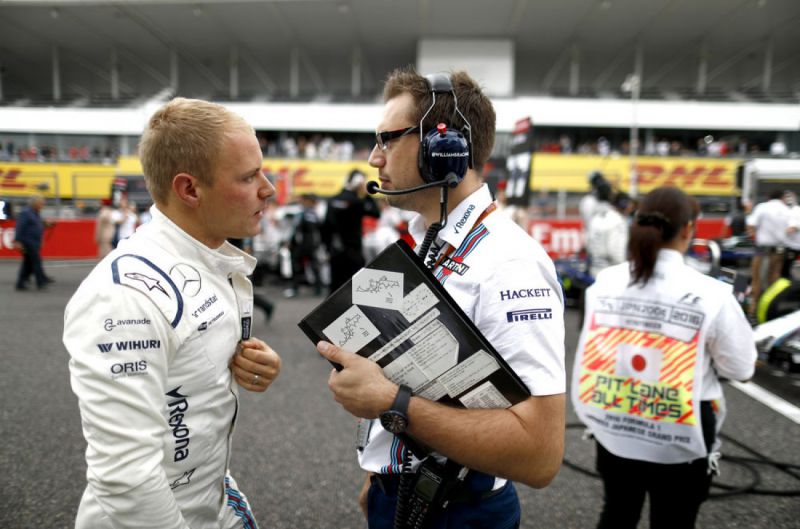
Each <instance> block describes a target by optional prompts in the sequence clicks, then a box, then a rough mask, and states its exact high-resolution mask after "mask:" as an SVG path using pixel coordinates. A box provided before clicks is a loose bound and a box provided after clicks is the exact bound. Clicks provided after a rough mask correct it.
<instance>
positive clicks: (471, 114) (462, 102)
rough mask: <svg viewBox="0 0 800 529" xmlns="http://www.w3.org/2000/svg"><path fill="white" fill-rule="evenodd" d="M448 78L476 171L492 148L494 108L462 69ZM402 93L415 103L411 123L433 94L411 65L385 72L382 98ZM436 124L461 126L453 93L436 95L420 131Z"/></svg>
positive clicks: (393, 96)
mask: <svg viewBox="0 0 800 529" xmlns="http://www.w3.org/2000/svg"><path fill="white" fill-rule="evenodd" d="M449 77H450V82H451V83H452V85H453V91H454V92H455V95H456V98H457V99H458V109H459V110H460V111H461V113H462V114H464V117H465V118H466V119H467V121H469V124H470V126H471V127H472V163H473V165H474V166H475V169H476V170H477V171H478V172H480V171H481V169H483V165H484V164H485V163H486V162H487V161H488V160H489V156H491V154H492V147H494V134H495V122H496V117H495V113H494V107H493V106H492V102H491V101H490V100H489V98H488V97H486V95H484V93H483V91H482V90H481V87H480V85H478V83H477V82H475V80H474V79H472V78H471V77H470V76H469V75H468V74H467V73H466V72H463V71H456V72H450V74H449ZM406 92H407V93H409V94H411V96H412V97H413V98H414V102H415V106H414V110H413V113H414V114H413V115H411V116H408V117H409V119H410V120H411V121H412V122H414V123H419V120H420V119H421V118H422V116H423V115H425V112H426V111H427V110H428V107H430V106H431V101H432V100H433V97H432V95H431V89H430V85H429V84H428V80H427V79H426V78H425V77H424V76H422V75H420V74H419V73H417V71H416V70H415V69H414V68H413V67H412V66H407V67H404V68H397V69H396V70H394V71H393V72H391V73H390V74H389V77H388V78H387V79H386V84H385V85H384V87H383V100H384V101H389V100H390V99H394V98H395V97H397V96H399V95H401V94H404V93H406ZM438 123H447V124H448V125H449V126H450V127H455V128H459V129H460V128H462V127H463V126H464V125H465V124H464V123H463V120H462V119H461V116H459V115H458V112H456V111H455V104H454V102H453V96H452V95H450V94H446V95H439V96H438V97H437V98H436V106H435V107H434V108H433V109H432V110H431V112H430V113H429V114H428V116H427V117H426V118H425V121H424V122H423V123H422V128H423V131H424V132H428V131H429V130H431V129H434V128H435V127H436V125H437V124H438ZM464 132H465V133H466V131H464Z"/></svg>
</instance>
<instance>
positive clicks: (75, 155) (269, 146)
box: [0, 127, 790, 164]
mask: <svg viewBox="0 0 800 529" xmlns="http://www.w3.org/2000/svg"><path fill="white" fill-rule="evenodd" d="M498 139H500V138H498ZM63 140H64V141H62V142H56V141H54V140H50V141H48V142H46V143H40V144H31V143H30V141H24V142H23V141H21V140H19V138H8V137H6V138H0V161H13V162H65V163H72V162H83V163H105V164H113V163H116V160H117V158H118V156H119V154H120V153H119V149H118V148H117V147H115V146H113V145H112V144H111V143H110V142H112V141H113V140H111V139H109V138H105V137H103V138H96V139H93V140H86V141H85V142H81V143H75V142H74V141H70V138H69V137H65V138H63ZM258 140H259V143H260V144H261V152H262V153H263V154H264V156H265V157H268V158H292V159H305V160H342V161H349V160H366V159H367V158H368V157H369V153H370V150H371V149H372V144H373V143H374V138H373V136H372V135H371V134H355V133H351V134H348V133H336V134H329V133H314V132H310V133H305V132H281V133H277V132H259V133H258ZM55 143H59V144H60V145H68V146H65V147H61V148H59V147H56V146H55ZM506 143H507V142H503V141H498V148H500V149H501V150H502V149H503V148H504V147H503V145H505V144H506ZM534 150H535V152H547V153H561V154H584V155H599V156H611V155H627V154H630V140H629V138H628V137H627V132H626V131H624V130H622V129H619V130H614V131H608V133H607V134H600V135H598V133H597V132H594V133H593V132H591V131H578V132H570V133H558V132H555V131H551V130H548V128H547V127H541V128H540V129H538V130H537V133H536V138H535V141H534ZM789 151H790V149H789V148H788V146H787V143H786V141H785V138H783V137H782V136H781V135H778V136H771V137H769V138H767V137H758V138H753V137H746V136H744V135H739V134H727V135H724V136H721V137H720V136H717V137H715V136H714V135H713V134H705V133H700V134H699V135H697V136H696V137H695V136H691V137H690V136H687V135H686V134H683V135H682V136H681V137H675V136H669V135H664V136H656V135H652V134H651V135H648V136H647V137H646V138H645V139H644V140H643V141H640V144H639V146H638V149H637V152H638V154H640V155H644V156H709V157H716V158H719V157H729V156H730V157H746V156H753V155H757V156H775V157H780V156H786V155H788V154H790V152H789ZM496 154H497V155H500V156H503V155H505V154H507V153H496Z"/></svg>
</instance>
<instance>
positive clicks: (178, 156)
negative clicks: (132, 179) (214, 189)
mask: <svg viewBox="0 0 800 529" xmlns="http://www.w3.org/2000/svg"><path fill="white" fill-rule="evenodd" d="M242 129H244V130H248V129H249V130H253V128H252V127H251V126H250V125H249V124H248V123H247V122H245V121H244V119H242V118H241V117H240V116H239V115H237V114H235V113H233V112H231V111H230V110H228V109H227V108H225V107H224V106H222V105H219V104H217V103H210V102H208V101H202V100H199V99H185V98H182V97H176V98H175V99H173V100H172V101H170V102H169V103H167V104H166V105H164V106H163V107H161V108H160V109H158V110H157V111H156V112H155V114H153V116H152V117H151V118H150V121H149V122H148V123H147V127H146V128H145V130H144V133H143V134H142V139H141V140H140V141H139V159H140V160H141V162H142V168H143V169H144V177H145V182H146V183H147V189H148V190H149V191H150V194H151V195H153V200H154V201H155V202H156V203H161V204H166V203H167V202H168V200H169V195H170V189H171V188H172V179H173V178H174V177H175V175H176V174H179V173H188V174H191V175H192V176H194V177H196V178H197V179H198V180H199V181H200V182H202V183H203V184H206V185H212V184H213V179H214V170H215V169H216V168H215V164H216V161H217V159H218V157H219V153H220V151H221V149H222V147H223V145H224V139H225V136H226V135H227V134H228V133H230V132H233V131H238V130H242Z"/></svg>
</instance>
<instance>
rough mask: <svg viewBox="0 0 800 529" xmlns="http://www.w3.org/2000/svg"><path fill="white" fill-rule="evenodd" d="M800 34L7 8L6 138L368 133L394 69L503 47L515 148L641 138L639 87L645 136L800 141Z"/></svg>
mask: <svg viewBox="0 0 800 529" xmlns="http://www.w3.org/2000/svg"><path fill="white" fill-rule="evenodd" d="M798 23H800V3H798V2H797V1H796V0H702V1H697V0H648V1H646V2H642V1H640V0H493V1H486V0H409V1H398V0H231V1H216V2H208V1H202V0H191V1H189V0H165V1H153V0H124V1H122V0H118V1H114V0H106V1H93V0H58V1H56V0H48V1H44V0H3V1H0V72H2V75H1V76H0V105H2V107H3V110H4V114H2V115H0V116H2V117H1V118H0V128H2V130H0V132H10V130H9V129H10V128H11V127H12V126H19V125H18V124H17V120H16V119H12V118H15V117H16V116H17V115H14V114H12V115H10V116H9V115H7V114H5V111H8V110H9V108H15V109H20V108H22V109H29V110H31V111H33V110H35V109H36V108H37V107H39V108H41V107H47V108H48V109H49V108H53V107H55V108H60V109H65V110H66V109H70V112H77V114H72V113H70V114H65V115H67V116H69V117H67V118H66V119H65V120H66V121H69V122H71V127H72V128H73V132H78V131H81V132H92V131H96V132H102V133H116V134H136V133H137V132H138V131H139V130H141V127H140V125H141V120H142V119H143V117H142V115H143V114H146V112H144V111H143V109H144V108H147V107H146V105H147V102H148V101H153V100H156V101H159V100H163V99H164V98H166V97H170V96H172V95H186V96H191V97H202V98H206V99H213V100H218V101H230V102H235V103H236V104H237V105H242V106H244V107H246V108H247V109H249V110H248V112H247V113H248V118H249V119H251V120H252V121H254V123H255V125H256V127H257V128H259V129H275V130H284V129H290V128H295V129H298V130H303V129H305V130H309V129H310V128H311V127H314V128H316V129H319V130H358V131H369V130H371V128H372V126H373V122H374V119H375V114H374V112H373V108H372V107H371V104H374V103H375V102H376V101H377V100H378V98H379V95H380V90H381V83H382V80H383V78H384V77H385V75H386V73H387V72H388V71H390V70H391V69H392V68H394V67H396V66H398V65H405V64H420V63H423V64H424V63H425V61H426V60H427V59H428V57H426V56H425V55H426V54H433V55H437V54H438V55H439V57H434V58H433V62H432V64H437V65H438V64H443V65H444V64H445V62H443V61H442V60H441V59H442V57H443V56H444V57H447V56H450V57H452V64H449V66H452V67H456V68H457V67H460V66H462V65H469V64H470V60H473V61H474V60H475V59H476V57H478V59H480V55H481V54H482V53H483V52H484V51H486V50H487V49H488V48H491V47H493V46H494V47H497V48H499V50H500V51H499V52H497V53H494V52H492V51H491V50H489V51H488V52H487V54H486V55H485V56H484V57H483V59H484V60H485V61H490V62H494V63H495V64H498V63H504V65H503V66H504V67H503V68H500V69H499V70H492V69H491V68H489V69H486V71H485V73H486V77H487V78H485V79H483V81H484V82H485V83H489V84H492V83H494V82H495V79H494V78H492V74H497V76H498V77H503V76H506V77H508V81H507V82H506V83H505V85H506V86H504V87H502V88H501V90H500V91H499V92H497V97H498V106H499V115H500V117H501V119H499V120H498V127H500V128H501V130H509V129H510V128H511V127H512V126H513V122H514V120H515V119H516V118H517V117H520V116H524V115H528V114H532V115H533V119H534V122H535V123H541V124H543V125H567V126H625V125H629V124H630V121H631V119H632V113H631V110H630V104H628V103H627V102H628V101H629V100H630V99H631V93H630V90H629V91H627V92H626V90H625V79H626V78H628V77H629V76H631V74H634V75H636V76H638V79H639V83H638V88H637V91H638V92H639V97H640V100H641V107H642V108H641V111H640V112H639V115H638V117H637V119H638V120H641V125H642V126H644V127H648V126H656V127H662V128H677V127H703V128H707V129H725V128H728V129H732V128H734V127H736V128H741V129H743V130H747V128H746V126H749V127H750V128H751V129H752V130H758V129H755V127H759V128H760V129H761V130H769V128H771V129H772V130H776V131H778V130H783V131H788V132H796V131H797V128H798V124H799V123H800V120H798V119H797V113H796V112H794V113H793V112H791V111H789V109H792V108H793V107H794V108H795V110H796V107H797V105H798V103H800V39H798V38H797V26H798ZM437 60H438V62H437ZM429 62H430V61H429ZM478 73H484V72H478ZM709 102H711V103H715V105H712V106H707V105H704V103H709ZM655 103H658V105H657V106H655V107H654V106H653V104H655ZM726 104H727V105H730V106H727V105H726ZM761 105H766V108H765V107H764V106H761ZM783 105H786V107H783ZM770 107H772V109H773V110H774V112H770ZM659 108H660V109H662V110H660V111H659V110H658V109H659ZM100 109H108V110H114V109H115V110H117V112H116V113H111V114H104V113H98V110H100ZM122 109H126V110H127V112H123V110H122ZM359 109H360V111H359ZM731 109H738V110H737V111H735V112H732V111H731ZM756 109H757V110H756ZM81 110H82V111H85V112H84V113H83V114H84V115H85V116H86V118H85V119H73V116H75V115H81V113H80V112H79V111H81ZM90 111H91V112H90ZM698 111H700V113H699V114H698ZM56 114H57V113H56ZM736 114H739V115H740V116H741V117H740V118H738V119H737V118H736V117H735V116H736ZM27 115H30V116H33V117H34V118H35V120H31V121H30V122H29V124H28V125H27V126H28V127H29V129H27V130H32V131H34V132H45V131H51V132H66V131H64V130H63V126H64V125H63V124H61V123H59V122H58V120H54V121H53V122H52V123H50V122H49V120H48V118H46V117H44V116H43V115H41V114H37V113H35V112H33V113H31V114H26V113H20V114H18V116H20V117H19V119H25V118H26V116H27ZM95 116H98V118H97V119H98V120H100V121H101V123H97V122H96V120H95V119H94V117H95ZM781 116H783V118H781ZM703 121H705V122H703ZM103 122H106V124H105V125H104V126H103ZM81 129H84V130H81Z"/></svg>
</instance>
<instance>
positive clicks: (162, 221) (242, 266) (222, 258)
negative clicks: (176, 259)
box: [150, 204, 257, 276]
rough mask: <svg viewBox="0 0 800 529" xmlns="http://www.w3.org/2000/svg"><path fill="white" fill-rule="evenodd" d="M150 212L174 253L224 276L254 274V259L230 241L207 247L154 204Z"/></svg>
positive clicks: (153, 221) (155, 226)
mask: <svg viewBox="0 0 800 529" xmlns="http://www.w3.org/2000/svg"><path fill="white" fill-rule="evenodd" d="M150 214H151V215H152V217H153V218H152V220H151V221H150V223H152V224H153V227H154V228H155V229H158V230H159V231H161V232H162V233H163V234H164V236H165V237H164V239H163V240H165V241H166V242H167V244H170V245H171V246H172V249H173V250H174V251H175V253H176V254H177V255H184V256H186V257H187V258H190V259H192V260H196V261H199V263H200V264H202V265H203V266H205V267H206V268H208V269H209V270H212V271H217V272H220V273H223V274H226V275H227V274H230V273H232V272H239V273H242V274H244V275H246V276H247V275H250V274H252V273H253V270H254V269H255V267H256V263H257V260H256V258H255V257H253V256H252V255H250V254H248V253H247V252H244V251H242V250H240V249H239V248H237V247H235V246H234V245H232V244H231V243H229V242H225V243H223V245H222V246H220V247H219V248H216V249H212V248H209V247H208V246H206V245H205V244H203V243H201V242H200V241H198V240H197V239H195V238H194V237H192V236H191V235H189V234H188V233H186V232H185V231H184V230H183V229H181V228H180V227H179V226H178V225H177V224H175V223H174V222H172V220H170V218H169V217H167V216H166V215H164V213H163V212H161V211H160V210H159V209H158V207H156V205H155V204H154V205H153V206H152V207H151V208H150Z"/></svg>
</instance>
